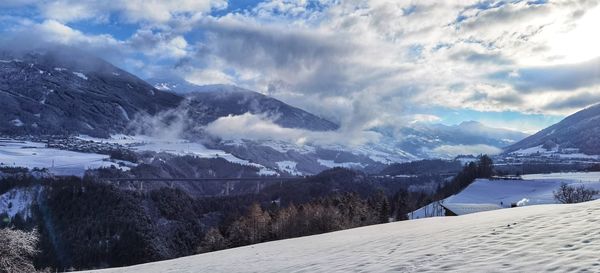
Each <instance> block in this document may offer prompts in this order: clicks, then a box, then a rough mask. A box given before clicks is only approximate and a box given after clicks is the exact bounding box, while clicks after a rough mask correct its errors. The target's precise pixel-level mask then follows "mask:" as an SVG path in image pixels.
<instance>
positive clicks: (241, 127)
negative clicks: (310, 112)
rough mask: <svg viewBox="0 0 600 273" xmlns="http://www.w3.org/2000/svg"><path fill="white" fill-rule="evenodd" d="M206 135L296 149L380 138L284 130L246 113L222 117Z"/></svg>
mask: <svg viewBox="0 0 600 273" xmlns="http://www.w3.org/2000/svg"><path fill="white" fill-rule="evenodd" d="M205 130H206V132H208V133H209V134H211V135H214V136H218V137H220V138H223V139H228V140H235V139H249V140H271V139H277V140H285V141H289V142H292V143H296V144H298V145H304V144H317V145H346V146H356V145H361V144H364V143H368V142H373V141H377V140H378V138H379V135H378V134H377V133H374V132H365V131H348V130H346V129H344V128H342V129H340V130H338V131H325V132H313V131H309V130H304V129H295V128H284V127H281V126H279V125H277V124H275V123H274V122H273V121H272V120H271V119H270V118H268V117H266V116H263V115H254V114H251V113H246V114H243V115H239V116H231V115H230V116H227V117H221V118H219V119H217V120H216V121H214V122H212V123H210V124H208V125H207V126H206V128H205Z"/></svg>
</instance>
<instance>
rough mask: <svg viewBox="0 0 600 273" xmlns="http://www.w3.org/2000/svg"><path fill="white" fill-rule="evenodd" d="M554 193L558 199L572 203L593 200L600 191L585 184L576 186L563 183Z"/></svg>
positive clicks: (565, 202) (561, 201)
mask: <svg viewBox="0 0 600 273" xmlns="http://www.w3.org/2000/svg"><path fill="white" fill-rule="evenodd" d="M553 193H554V199H556V201H558V202H560V203H563V204H572V203H581V202H586V201H591V200H593V199H594V196H595V195H597V194H598V191H597V190H594V189H587V188H585V187H584V186H583V185H580V186H577V187H575V186H570V185H567V184H565V183H562V184H561V185H560V187H559V188H558V190H556V191H554V192H553Z"/></svg>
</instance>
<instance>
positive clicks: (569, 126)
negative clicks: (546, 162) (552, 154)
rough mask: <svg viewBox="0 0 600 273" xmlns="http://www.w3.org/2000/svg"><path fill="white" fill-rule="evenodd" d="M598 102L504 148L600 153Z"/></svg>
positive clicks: (508, 150) (509, 150)
mask: <svg viewBox="0 0 600 273" xmlns="http://www.w3.org/2000/svg"><path fill="white" fill-rule="evenodd" d="M599 135H600V104H596V105H593V106H590V107H588V108H585V109H583V110H581V111H579V112H577V113H575V114H572V115H570V116H568V117H566V118H565V119H563V120H562V121H560V122H559V123H557V124H554V125H552V126H550V127H548V128H546V129H543V130H541V131H539V132H537V133H536V134H534V135H532V136H530V137H527V138H525V139H523V140H522V141H519V142H517V143H515V144H514V145H511V146H509V147H507V148H506V149H505V152H507V153H511V152H515V151H518V150H525V149H530V148H536V147H538V148H541V149H545V150H556V151H560V150H563V149H576V150H578V151H579V152H581V153H584V154H588V155H600V138H599V137H598V136H599Z"/></svg>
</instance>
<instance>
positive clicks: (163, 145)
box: [79, 135, 278, 176]
mask: <svg viewBox="0 0 600 273" xmlns="http://www.w3.org/2000/svg"><path fill="white" fill-rule="evenodd" d="M79 138H80V139H82V140H89V141H94V142H99V143H116V144H120V145H124V146H128V147H129V148H131V149H133V150H137V151H152V152H157V153H160V152H164V153H170V154H174V155H194V156H198V157H203V158H217V157H220V158H223V159H225V160H227V161H229V162H232V163H238V164H242V165H249V166H254V167H257V168H258V169H259V172H258V174H259V175H265V176H272V175H278V174H277V172H275V171H273V170H271V169H269V168H267V167H265V166H263V165H260V164H256V163H252V162H250V161H248V160H244V159H241V158H238V157H236V156H234V155H232V154H230V153H227V152H225V151H222V150H214V149H209V148H206V147H205V146H204V145H202V144H201V143H197V142H191V141H188V140H184V139H169V140H165V139H161V138H156V137H151V136H144V135H137V136H129V135H113V136H111V138H108V139H104V138H94V137H90V136H84V135H80V136H79Z"/></svg>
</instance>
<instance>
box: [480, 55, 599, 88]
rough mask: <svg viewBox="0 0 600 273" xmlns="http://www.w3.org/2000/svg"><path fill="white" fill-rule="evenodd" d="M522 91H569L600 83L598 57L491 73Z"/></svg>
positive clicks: (493, 76)
mask: <svg viewBox="0 0 600 273" xmlns="http://www.w3.org/2000/svg"><path fill="white" fill-rule="evenodd" d="M492 78H495V79H500V80H502V81H504V82H508V83H510V84H511V85H513V86H514V87H515V88H516V89H517V90H519V91H523V92H534V91H540V90H542V91H543V90H560V91H571V90H576V89H578V88H581V87H589V86H594V85H599V84H600V58H595V59H593V60H589V61H586V62H582V63H577V64H566V65H553V66H542V67H531V68H522V69H518V70H516V71H503V72H500V73H497V74H493V75H492Z"/></svg>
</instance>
